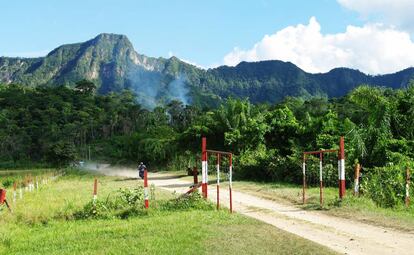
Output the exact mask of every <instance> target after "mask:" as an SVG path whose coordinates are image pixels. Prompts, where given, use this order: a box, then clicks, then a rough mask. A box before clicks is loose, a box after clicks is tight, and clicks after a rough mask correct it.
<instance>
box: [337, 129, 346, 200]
mask: <svg viewBox="0 0 414 255" xmlns="http://www.w3.org/2000/svg"><path fill="white" fill-rule="evenodd" d="M338 175H339V183H338V185H339V198H340V199H342V198H343V197H344V196H345V141H344V137H343V136H341V138H340V140H339V152H338Z"/></svg>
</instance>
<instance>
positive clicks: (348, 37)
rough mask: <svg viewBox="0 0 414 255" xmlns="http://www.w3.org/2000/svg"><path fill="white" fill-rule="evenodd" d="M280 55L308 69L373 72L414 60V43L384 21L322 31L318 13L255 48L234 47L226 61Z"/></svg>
mask: <svg viewBox="0 0 414 255" xmlns="http://www.w3.org/2000/svg"><path fill="white" fill-rule="evenodd" d="M271 59H278V60H283V61H290V62H292V63H294V64H296V65H297V66H299V67H300V68H302V69H304V70H305V71H308V72H314V73H315V72H327V71H329V70H331V69H332V68H335V67H350V68H355V69H359V70H361V71H363V72H366V73H370V74H378V73H389V72H395V71H399V70H401V69H404V68H407V67H410V66H412V65H413V64H414V43H413V42H412V41H411V39H410V35H409V34H408V33H406V32H403V31H399V30H396V29H394V28H389V27H385V26H383V25H381V24H367V25H364V26H363V27H356V26H348V27H347V28H346V31H345V32H344V33H337V34H322V33H321V26H320V24H319V23H318V21H317V20H316V18H315V17H312V18H311V19H310V20H309V24H307V25H302V24H299V25H297V26H289V27H286V28H284V29H282V30H280V31H277V32H276V33H275V34H272V35H265V36H264V37H263V39H262V40H261V41H259V42H258V43H256V44H255V45H254V46H253V48H251V49H248V50H243V49H239V48H234V50H233V51H232V52H230V53H229V54H227V55H226V56H225V57H224V64H226V65H237V64H238V63H239V62H240V61H260V60H271Z"/></svg>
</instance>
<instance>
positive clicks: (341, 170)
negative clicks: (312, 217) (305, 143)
mask: <svg viewBox="0 0 414 255" xmlns="http://www.w3.org/2000/svg"><path fill="white" fill-rule="evenodd" d="M344 147H345V142H344V137H343V136H341V138H340V140H339V149H338V150H319V151H305V152H303V158H302V159H303V162H302V177H303V178H302V180H303V183H302V203H303V204H305V203H306V194H305V193H306V156H307V155H319V203H320V206H321V207H322V206H323V154H325V153H338V179H339V198H340V199H342V198H343V197H344V196H345V149H344Z"/></svg>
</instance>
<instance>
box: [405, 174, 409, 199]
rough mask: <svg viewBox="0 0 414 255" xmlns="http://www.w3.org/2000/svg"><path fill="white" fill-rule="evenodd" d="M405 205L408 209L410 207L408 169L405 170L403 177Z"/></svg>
mask: <svg viewBox="0 0 414 255" xmlns="http://www.w3.org/2000/svg"><path fill="white" fill-rule="evenodd" d="M405 205H406V206H407V207H408V206H409V205H410V168H408V167H407V169H406V177H405Z"/></svg>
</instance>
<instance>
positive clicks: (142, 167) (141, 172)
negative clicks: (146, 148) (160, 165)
mask: <svg viewBox="0 0 414 255" xmlns="http://www.w3.org/2000/svg"><path fill="white" fill-rule="evenodd" d="M146 168H147V167H146V166H145V165H144V163H143V162H141V163H139V165H138V175H139V177H141V179H144V170H145V169H146Z"/></svg>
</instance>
